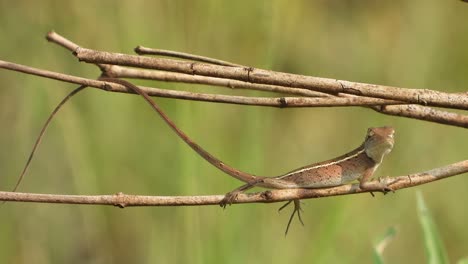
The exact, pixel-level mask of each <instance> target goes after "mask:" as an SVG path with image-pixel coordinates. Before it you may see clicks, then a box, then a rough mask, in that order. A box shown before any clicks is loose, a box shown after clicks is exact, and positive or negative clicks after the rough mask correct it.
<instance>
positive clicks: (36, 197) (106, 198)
mask: <svg viewBox="0 0 468 264" xmlns="http://www.w3.org/2000/svg"><path fill="white" fill-rule="evenodd" d="M467 172H468V160H465V161H460V162H457V163H453V164H450V165H447V166H443V167H440V168H436V169H432V170H429V171H424V172H419V173H414V174H409V175H405V176H399V177H392V178H385V179H383V180H384V181H385V183H387V184H388V185H389V186H391V187H392V188H393V189H394V190H399V189H404V188H409V187H414V186H418V185H422V184H426V183H430V182H433V181H437V180H441V179H444V178H447V177H450V176H454V175H459V174H463V173H467ZM379 183H380V182H379V181H373V182H371V183H370V184H371V185H370V186H375V188H374V189H370V190H368V191H362V190H361V189H359V184H352V185H343V186H338V187H333V188H324V189H285V190H267V191H263V192H257V193H251V194H239V196H238V198H237V200H236V201H234V203H236V204H241V203H274V202H281V201H290V200H294V199H312V198H321V197H329V196H338V195H349V194H357V193H364V192H379V191H380V190H381V185H380V184H379ZM223 198H224V195H204V196H142V195H128V194H123V193H117V194H114V195H62V194H38V193H16V192H0V201H10V202H34V203H62V204H90V205H113V206H118V207H121V208H124V207H129V206H195V205H198V206H200V205H218V204H219V202H220V201H221V200H222V199H223Z"/></svg>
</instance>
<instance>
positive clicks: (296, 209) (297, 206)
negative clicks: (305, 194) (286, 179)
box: [278, 200, 304, 236]
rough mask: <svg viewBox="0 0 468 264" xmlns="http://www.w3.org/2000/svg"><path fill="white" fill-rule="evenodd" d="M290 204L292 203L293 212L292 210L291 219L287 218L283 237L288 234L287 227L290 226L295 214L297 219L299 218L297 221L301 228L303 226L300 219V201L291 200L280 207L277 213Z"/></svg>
mask: <svg viewBox="0 0 468 264" xmlns="http://www.w3.org/2000/svg"><path fill="white" fill-rule="evenodd" d="M291 202H294V210H293V212H292V214H291V217H289V221H288V225H287V226H286V231H285V232H284V235H285V236H286V235H287V234H288V231H289V227H290V226H291V222H292V220H293V218H294V215H295V214H296V213H297V217H298V218H299V221H300V222H301V224H302V226H304V222H303V221H302V217H301V212H302V208H301V201H300V200H291V201H289V202H287V203H286V204H284V205H283V206H281V207H280V208H279V209H278V211H281V210H283V209H284V208H286V206H288V205H289V204H290V203H291Z"/></svg>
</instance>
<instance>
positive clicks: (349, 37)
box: [0, 0, 468, 263]
mask: <svg viewBox="0 0 468 264" xmlns="http://www.w3.org/2000/svg"><path fill="white" fill-rule="evenodd" d="M467 12H468V4H464V3H462V2H458V1H446V2H441V1H410V2H407V1H391V2H386V3H380V2H379V3H378V4H377V2H372V1H359V2H355V1H354V2H353V1H347V2H343V1H317V2H309V1H295V2H285V1H255V2H252V1H246V0H243V1H232V2H219V1H214V0H213V1H208V0H206V1H153V2H148V1H132V2H129V1H128V2H123V1H121V2H118V4H117V2H114V1H96V2H85V1H67V2H65V1H64V2H61V1H34V2H33V1H0V35H1V36H3V38H2V41H0V58H1V59H3V60H10V61H13V62H18V63H23V64H26V65H31V66H35V67H41V68H45V69H52V70H56V71H60V72H65V73H71V74H75V75H80V76H86V77H91V78H93V77H96V76H97V75H98V74H99V72H98V71H97V69H96V68H95V67H93V66H91V65H86V64H84V63H78V62H77V61H76V59H75V58H73V57H72V56H71V55H70V54H69V52H67V51H65V50H63V49H62V48H59V47H56V46H54V45H52V44H50V43H47V42H46V41H45V40H44V36H45V33H46V32H47V31H49V30H52V29H54V30H56V31H57V32H58V33H60V34H63V35H64V36H67V37H69V38H70V39H72V40H74V41H75V42H77V43H78V44H80V45H83V46H86V47H90V48H96V49H101V50H109V51H116V52H127V53H131V52H132V49H133V48H134V47H135V46H137V45H145V46H149V47H155V48H165V49H172V50H179V51H185V52H192V53H195V54H201V55H206V56H211V57H215V58H220V59H225V60H229V61H233V62H237V63H241V64H246V65H252V66H256V67H265V68H269V69H273V70H278V71H285V72H293V73H299V74H308V75H313V76H321V77H330V78H337V79H344V80H351V81H359V82H370V83H378V84H388V85H395V86H403V87H411V88H429V89H439V90H443V91H448V92H461V91H464V89H465V87H466V81H467V74H466V73H467V71H468V50H467V49H466V48H465V47H466V45H467V43H468V28H467V27H466V25H467V24H468V16H467V15H466V14H467ZM0 82H1V84H2V85H1V87H2V89H0V122H1V124H2V129H1V130H0V146H1V151H0V173H1V175H2V177H1V178H0V185H1V186H3V187H2V189H9V188H10V186H12V185H13V183H14V182H15V180H16V175H18V173H19V172H20V170H21V167H22V166H23V163H24V162H25V160H26V157H27V155H28V152H29V150H30V148H31V146H32V144H33V141H34V138H35V136H36V133H37V132H38V131H39V129H40V126H41V125H42V123H43V122H44V120H45V118H46V117H47V115H48V114H49V112H50V111H51V110H52V109H53V107H54V106H55V105H56V103H58V102H59V101H60V99H61V98H62V97H63V96H64V95H65V94H66V93H67V92H69V91H70V89H72V88H73V85H70V84H64V83H59V82H56V81H51V80H45V79H41V78H37V77H32V76H26V75H22V74H18V73H14V72H7V71H0ZM152 85H154V86H159V87H163V88H171V89H186V90H191V91H206V92H213V93H216V92H223V93H232V94H249V95H257V94H260V93H258V92H246V91H230V90H222V88H217V87H213V88H211V87H205V86H193V85H178V84H166V83H161V82H156V83H152ZM158 102H160V104H161V105H162V107H163V108H164V109H165V110H166V111H167V113H168V115H169V116H171V117H172V118H173V119H174V120H175V121H176V123H177V124H178V125H179V126H180V127H181V128H182V129H183V130H184V131H186V132H187V133H188V134H189V135H191V136H192V137H193V138H194V139H195V140H196V141H197V142H199V143H200V144H201V145H202V146H204V147H206V149H208V150H209V151H210V152H212V153H213V154H214V155H216V156H218V157H219V158H221V159H222V160H224V161H226V162H227V163H229V164H231V165H233V166H235V167H237V168H239V169H242V170H245V171H249V172H252V173H255V174H258V175H278V174H281V173H283V172H286V171H289V170H291V169H293V168H296V167H299V166H303V165H304V164H308V163H311V162H314V161H320V160H323V159H327V158H330V157H333V156H336V155H340V154H342V153H343V152H345V151H348V150H350V149H352V148H354V147H355V146H356V145H358V144H360V142H361V141H362V138H363V136H364V133H365V131H366V129H367V127H370V126H380V125H384V124H386V125H392V126H394V127H395V128H396V129H397V143H396V147H395V149H394V151H393V152H392V153H391V155H390V156H389V157H388V159H386V162H385V163H384V164H383V165H382V166H381V168H380V169H379V171H378V174H379V175H401V174H406V173H410V172H416V171H421V170H425V169H430V168H433V167H436V166H440V165H444V164H448V163H450V162H454V161H458V160H462V159H466V157H467V154H468V141H467V140H466V131H465V130H463V129H459V128H450V127H444V126H441V125H436V124H430V123H424V122H419V121H412V120H407V119H400V118H395V117H387V116H381V115H378V114H376V113H373V112H371V111H369V110H365V109H360V108H353V109H351V108H346V109H345V108H339V109H338V108H336V109H328V108H323V109H282V110H281V109H268V108H259V107H246V106H233V105H221V104H209V103H200V102H188V101H176V100H170V99H159V100H158ZM467 181H468V180H467V179H466V177H463V176H457V177H454V178H452V179H448V180H444V181H440V182H437V183H433V184H429V185H426V186H423V187H419V188H413V189H408V190H402V191H399V192H397V193H396V194H391V195H386V196H380V195H378V196H377V197H375V198H371V197H370V196H369V195H354V196H347V197H337V198H328V199H317V200H309V201H305V203H306V205H305V207H304V209H305V212H304V215H303V218H304V220H305V222H306V226H305V227H301V226H300V225H297V223H296V225H294V226H292V228H291V230H290V233H289V235H288V237H286V238H285V237H284V236H283V231H284V227H285V224H286V222H287V218H288V217H289V212H285V213H282V214H278V213H277V212H276V210H277V208H278V207H279V205H278V204H272V205H264V204H252V205H242V206H231V207H230V208H228V209H227V210H224V211H223V210H221V209H219V208H218V207H216V206H212V207H183V208H182V207H181V208H127V209H125V210H119V209H117V208H105V207H100V206H94V207H93V206H61V205H39V204H18V203H16V204H13V203H8V204H6V205H4V206H3V207H2V208H1V210H0V215H1V217H0V233H1V234H2V235H1V236H0V246H1V247H0V248H1V249H0V262H1V263H30V262H33V263H64V262H66V263H82V262H87V263H109V262H114V263H128V262H132V263H153V262H155V261H158V262H161V263H167V262H172V263H219V262H223V263H239V262H241V263H259V262H268V263H285V262H288V263H297V262H304V261H309V262H314V263H331V262H335V263H336V262H338V263H362V262H370V261H371V260H372V256H373V255H372V254H373V252H372V248H371V247H370V246H369V245H370V243H371V241H372V239H373V238H374V237H376V236H378V235H379V234H381V232H382V230H385V229H386V228H387V227H388V226H394V225H398V227H399V234H401V236H399V241H398V243H394V244H392V247H390V248H389V249H388V251H386V253H385V257H386V260H387V261H388V263H393V262H421V260H423V259H424V254H423V252H424V250H423V247H422V245H423V240H422V238H421V234H420V233H419V232H420V230H419V223H418V218H417V216H416V215H415V214H414V211H415V207H414V203H413V197H414V194H413V193H414V192H415V190H417V189H420V190H423V191H424V193H425V194H426V200H427V202H428V203H430V204H431V208H432V212H433V216H434V218H435V219H437V223H438V224H439V225H440V226H443V227H444V229H443V233H441V236H442V239H443V240H444V241H445V246H446V249H447V253H448V255H449V256H450V258H453V260H456V259H460V258H461V257H464V256H466V247H465V246H464V245H466V244H467V243H468V231H467V229H466V224H465V223H466V219H467V218H468V212H467V210H465V209H464V208H463V207H460V204H459V202H458V201H459V200H460V199H463V196H464V195H466V190H465V189H466V186H467ZM239 185H240V183H239V182H237V181H236V180H233V179H231V178H229V177H228V176H226V175H223V174H222V173H220V172H219V171H217V170H216V169H214V168H213V167H212V166H210V165H209V164H207V163H206V162H205V161H203V160H202V159H201V158H199V157H198V156H197V155H196V154H195V153H193V151H191V150H190V149H189V148H188V147H186V146H185V145H184V144H183V143H182V142H180V140H179V139H178V138H176V136H175V135H173V133H172V132H171V131H170V130H169V129H168V128H167V127H166V126H165V125H164V124H163V123H162V122H161V120H159V119H158V118H157V117H155V115H154V113H152V112H151V110H150V109H149V107H147V105H145V104H144V103H143V101H142V99H141V98H138V97H136V96H128V95H121V94H106V93H104V92H100V91H94V90H87V91H85V92H83V93H82V94H80V95H78V96H77V97H76V98H74V99H73V100H72V102H71V103H69V104H68V105H66V107H65V108H64V109H63V111H62V112H61V113H59V115H58V116H57V118H56V119H55V121H54V122H53V124H52V126H51V127H50V129H49V131H48V133H47V134H46V137H45V138H44V141H43V143H42V146H41V148H40V149H39V152H38V155H37V157H36V159H35V161H34V162H33V163H32V167H31V169H30V171H29V173H28V175H27V176H26V178H25V181H24V183H23V185H22V187H21V191H31V192H44V193H48V192H50V193H73V194H74V193H79V194H95V193H99V194H107V193H115V192H119V191H122V192H125V193H137V194H152V195H192V194H215V193H216V194H219V193H225V192H227V191H229V190H231V189H232V188H235V187H237V186H239ZM409 248H410V249H411V250H408V249H409Z"/></svg>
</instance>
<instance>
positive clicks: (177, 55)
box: [134, 46, 244, 67]
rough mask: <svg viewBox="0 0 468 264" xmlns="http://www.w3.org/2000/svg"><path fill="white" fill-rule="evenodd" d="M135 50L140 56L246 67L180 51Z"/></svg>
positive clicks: (140, 47) (143, 48)
mask: <svg viewBox="0 0 468 264" xmlns="http://www.w3.org/2000/svg"><path fill="white" fill-rule="evenodd" d="M134 50H135V52H136V53H137V54H138V55H158V56H166V57H173V58H180V59H186V60H192V61H199V62H205V63H209V64H214V65H222V66H229V67H244V66H242V65H240V64H235V63H232V62H228V61H223V60H218V59H213V58H210V57H204V56H200V55H195V54H190V53H185V52H179V51H172V50H164V49H152V48H147V47H143V46H138V47H136V48H135V49H134Z"/></svg>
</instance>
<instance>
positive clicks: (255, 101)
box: [0, 60, 468, 127]
mask: <svg viewBox="0 0 468 264" xmlns="http://www.w3.org/2000/svg"><path fill="white" fill-rule="evenodd" d="M0 68H4V69H8V70H13V71H18V72H23V73H26V74H32V75H36V76H41V77H46V78H50V79H55V80H59V81H64V82H69V83H74V84H79V85H85V86H88V87H93V88H98V89H101V90H105V91H109V92H119V93H133V91H131V90H128V89H127V88H126V87H125V86H123V85H119V84H115V83H106V82H103V81H98V80H93V79H87V78H82V77H77V76H73V75H68V74H63V73H57V72H52V71H47V70H42V69H37V68H34V67H29V66H25V65H21V64H16V63H12V62H6V61H2V60H0ZM139 87H140V89H142V90H143V91H145V92H146V93H148V95H150V96H159V97H166V98H176V99H184V100H194V101H204V102H215V103H229V104H240V105H255V106H269V107H279V108H285V107H324V106H369V105H371V106H372V105H382V104H385V103H388V100H383V99H376V98H368V97H357V96H347V97H325V98H308V97H276V98H272V97H246V96H232V95H219V94H205V93H192V92H185V91H175V90H166V89H158V88H153V87H144V86H139ZM380 109H381V110H379V111H382V112H384V113H385V111H389V110H385V109H387V108H380ZM382 109H384V110H382ZM417 109H419V110H420V111H421V112H423V110H424V107H421V106H420V107H418V108H417ZM394 114H396V115H400V114H401V115H408V116H412V117H413V118H418V119H423V120H428V121H432V122H437V123H442V124H450V125H454V126H459V127H468V116H465V115H461V114H455V113H448V112H444V111H436V110H434V109H430V108H429V109H428V110H427V111H426V113H425V114H424V113H423V114H418V112H415V113H413V112H411V111H409V110H408V111H406V112H405V111H400V112H397V111H395V113H394Z"/></svg>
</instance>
